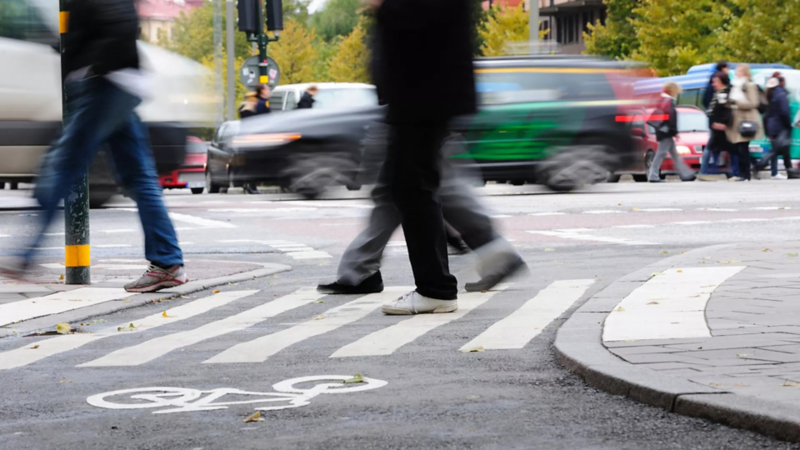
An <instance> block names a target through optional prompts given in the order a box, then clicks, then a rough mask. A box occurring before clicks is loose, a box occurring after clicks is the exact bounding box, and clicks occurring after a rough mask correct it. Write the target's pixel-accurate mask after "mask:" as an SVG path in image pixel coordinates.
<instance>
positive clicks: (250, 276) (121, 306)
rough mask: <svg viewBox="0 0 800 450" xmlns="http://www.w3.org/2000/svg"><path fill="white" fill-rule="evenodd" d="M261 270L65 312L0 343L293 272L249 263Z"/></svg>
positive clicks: (17, 329) (20, 326)
mask: <svg viewBox="0 0 800 450" xmlns="http://www.w3.org/2000/svg"><path fill="white" fill-rule="evenodd" d="M198 261H212V262H218V263H232V262H236V263H242V262H243V261H223V260H216V259H213V260H212V259H208V260H206V259H204V260H198ZM247 263H248V264H253V265H257V266H261V268H260V269H256V270H251V271H249V272H241V273H235V274H233V275H227V276H224V277H217V278H209V279H206V280H197V281H190V282H188V283H186V284H184V285H183V286H179V287H175V288H171V289H165V290H163V291H159V292H154V293H149V294H131V297H129V300H130V301H128V302H127V303H122V300H112V301H110V302H105V303H101V304H98V305H94V306H90V307H87V308H79V309H75V310H72V311H67V312H63V313H60V314H52V315H48V316H44V317H39V318H36V319H31V320H26V321H24V322H20V323H16V324H12V325H8V326H6V327H4V328H3V329H2V330H0V333H2V332H5V333H6V334H5V336H4V335H3V334H0V339H3V338H5V337H11V336H21V335H24V334H28V333H32V332H35V331H38V330H42V329H47V328H52V327H53V326H54V325H55V324H56V323H61V322H66V323H74V322H82V321H86V320H89V319H91V318H93V317H96V316H100V315H104V314H110V313H115V312H118V311H124V310H127V309H131V308H137V307H139V306H142V305H145V304H147V303H150V302H152V301H155V300H170V299H174V298H177V297H180V296H181V295H187V294H192V293H195V292H199V291H203V290H205V289H208V288H210V287H214V286H221V285H224V284H228V283H240V282H243V281H250V280H254V279H256V278H262V277H266V276H270V275H274V274H276V273H281V272H288V271H290V270H292V267H291V266H287V265H285V264H272V263H258V262H249V261H247Z"/></svg>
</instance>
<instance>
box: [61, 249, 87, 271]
mask: <svg viewBox="0 0 800 450" xmlns="http://www.w3.org/2000/svg"><path fill="white" fill-rule="evenodd" d="M89 247H90V246H89V245H88V244H87V245H67V246H65V247H64V266H66V267H88V266H90V265H91V264H90V261H91V251H90V250H89Z"/></svg>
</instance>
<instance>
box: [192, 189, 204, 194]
mask: <svg viewBox="0 0 800 450" xmlns="http://www.w3.org/2000/svg"><path fill="white" fill-rule="evenodd" d="M204 190H205V189H203V188H192V194H202V193H203V191H204Z"/></svg>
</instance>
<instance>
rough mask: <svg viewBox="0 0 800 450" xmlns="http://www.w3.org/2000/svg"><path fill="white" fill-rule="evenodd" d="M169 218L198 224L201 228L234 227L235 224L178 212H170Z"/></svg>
mask: <svg viewBox="0 0 800 450" xmlns="http://www.w3.org/2000/svg"><path fill="white" fill-rule="evenodd" d="M169 218H170V219H172V220H174V221H176V222H185V223H190V224H192V225H199V226H201V227H203V228H236V225H234V224H232V223H228V222H220V221H219V220H211V219H204V218H202V217H195V216H190V215H188V214H179V213H174V212H171V213H169Z"/></svg>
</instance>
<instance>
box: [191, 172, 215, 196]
mask: <svg viewBox="0 0 800 450" xmlns="http://www.w3.org/2000/svg"><path fill="white" fill-rule="evenodd" d="M206 189H207V191H208V193H209V194H219V185H218V184H216V183H214V181H213V180H212V177H211V171H210V170H206ZM192 192H193V193H194V189H192ZM200 192H203V191H202V190H200Z"/></svg>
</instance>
